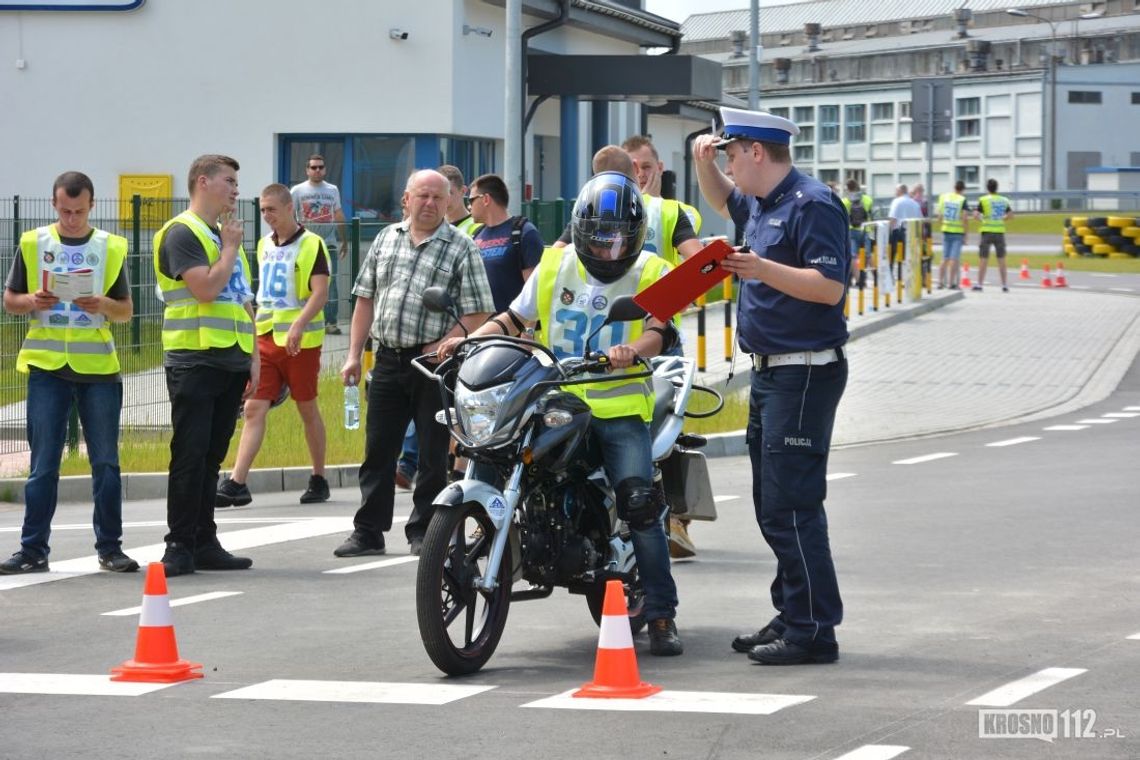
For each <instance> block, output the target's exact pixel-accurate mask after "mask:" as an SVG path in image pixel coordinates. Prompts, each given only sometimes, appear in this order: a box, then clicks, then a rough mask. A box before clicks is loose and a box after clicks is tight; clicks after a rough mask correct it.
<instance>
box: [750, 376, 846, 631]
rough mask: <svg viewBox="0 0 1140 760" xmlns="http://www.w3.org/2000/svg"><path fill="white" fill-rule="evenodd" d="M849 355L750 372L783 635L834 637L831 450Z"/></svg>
mask: <svg viewBox="0 0 1140 760" xmlns="http://www.w3.org/2000/svg"><path fill="white" fill-rule="evenodd" d="M846 386H847V361H846V360H845V359H841V360H840V361H838V362H832V363H831V364H823V365H819V366H814V367H809V366H804V365H787V366H783V367H774V368H768V369H766V370H762V371H753V373H752V393H751V398H750V403H749V411H748V429H747V432H746V439H747V442H748V455H749V458H750V459H751V460H752V499H753V504H754V506H755V510H756V522H757V523H759V525H760V532H761V534H763V536H764V540H765V541H767V542H768V546H769V547H771V549H772V552H773V553H774V554H775V555H776V578H775V580H773V581H772V584H771V587H770V591H771V596H772V606H773V607H775V608H776V610H777V612H778V614H777V616H776V620H775V621H773V624H774V625H775V626H776V627H777V628H782V629H783V631H784V633H783V638H784V639H786V640H787V641H790V642H793V643H795V644H800V645H802V646H809V645H811V644H813V643H822V644H825V645H831V644H834V643H835V626H837V625H839V623H840V621H841V620H842V619H843V601H842V600H841V599H840V596H839V584H838V582H837V581H836V578H835V566H834V564H833V563H832V560H831V544H830V540H829V538H828V535H827V513H826V512H825V511H824V509H823V501H824V499H825V498H826V497H827V456H828V453H829V451H830V449H831V430H832V427H833V425H834V423H835V409H836V407H837V406H839V399H840V398H842V396H843V390H844V388H846Z"/></svg>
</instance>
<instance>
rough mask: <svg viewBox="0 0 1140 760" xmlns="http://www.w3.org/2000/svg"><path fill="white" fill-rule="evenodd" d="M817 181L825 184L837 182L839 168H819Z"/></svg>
mask: <svg viewBox="0 0 1140 760" xmlns="http://www.w3.org/2000/svg"><path fill="white" fill-rule="evenodd" d="M819 181H820V182H822V183H823V184H825V185H827V184H830V183H832V182H834V183H836V184H839V170H838V169H820V170H819Z"/></svg>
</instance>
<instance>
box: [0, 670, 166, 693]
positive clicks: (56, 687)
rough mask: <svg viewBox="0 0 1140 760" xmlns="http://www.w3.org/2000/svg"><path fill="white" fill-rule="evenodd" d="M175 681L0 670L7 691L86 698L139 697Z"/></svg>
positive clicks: (0, 688)
mask: <svg viewBox="0 0 1140 760" xmlns="http://www.w3.org/2000/svg"><path fill="white" fill-rule="evenodd" d="M175 685H176V684H172V683H138V682H134V681H112V680H111V674H110V673H107V675H103V676H93V675H86V674H77V673H0V693H3V694H73V695H76V696H85V697H88V696H89V697H138V696H141V695H143V694H150V693H151V692H152V691H158V690H159V689H165V688H167V687H168V686H175Z"/></svg>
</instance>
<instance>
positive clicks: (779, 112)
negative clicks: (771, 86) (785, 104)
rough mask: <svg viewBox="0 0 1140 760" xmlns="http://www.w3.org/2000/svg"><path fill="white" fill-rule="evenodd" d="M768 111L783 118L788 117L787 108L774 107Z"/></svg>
mask: <svg viewBox="0 0 1140 760" xmlns="http://www.w3.org/2000/svg"><path fill="white" fill-rule="evenodd" d="M768 113H770V114H772V115H773V116H779V117H780V118H781V119H786V118H788V109H787V108H772V109H769V110H768Z"/></svg>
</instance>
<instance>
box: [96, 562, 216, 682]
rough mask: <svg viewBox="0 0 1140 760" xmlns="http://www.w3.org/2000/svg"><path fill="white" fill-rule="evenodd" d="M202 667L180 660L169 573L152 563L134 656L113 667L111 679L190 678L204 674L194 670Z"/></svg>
mask: <svg viewBox="0 0 1140 760" xmlns="http://www.w3.org/2000/svg"><path fill="white" fill-rule="evenodd" d="M200 667H202V665H201V664H200V663H197V662H187V661H186V660H180V659H178V644H177V643H176V642H175V641H174V617H173V615H171V614H170V597H169V596H168V595H167V593H166V573H165V571H164V570H163V568H162V563H161V562H151V563H150V564H149V565H148V566H147V569H146V586H145V587H144V588H143V603H142V612H141V613H140V614H139V635H138V641H137V643H136V644H135V658H134V659H133V660H127V661H126V662H124V663H123V664H122V665H120V666H119V667H117V668H111V673H112V675H111V680H112V681H147V682H153V683H174V682H176V681H188V680H190V679H191V678H201V677H202V674H201V673H195V672H194V671H195V670H196V669H198V668H200Z"/></svg>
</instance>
